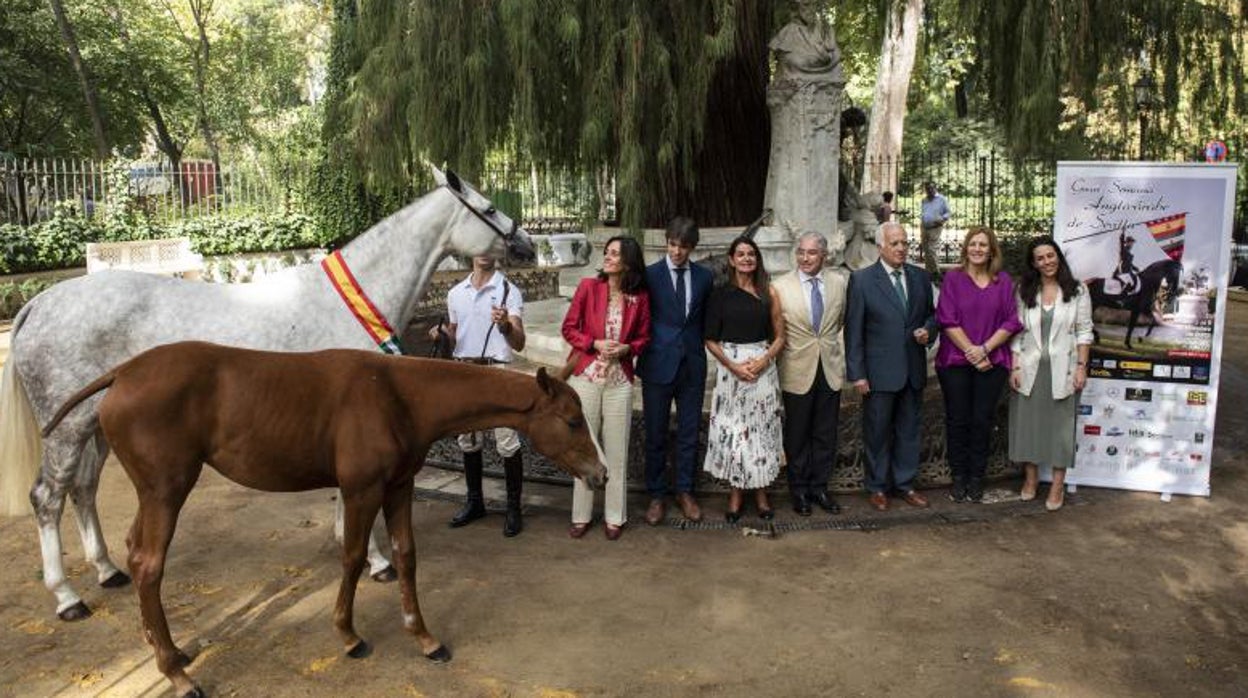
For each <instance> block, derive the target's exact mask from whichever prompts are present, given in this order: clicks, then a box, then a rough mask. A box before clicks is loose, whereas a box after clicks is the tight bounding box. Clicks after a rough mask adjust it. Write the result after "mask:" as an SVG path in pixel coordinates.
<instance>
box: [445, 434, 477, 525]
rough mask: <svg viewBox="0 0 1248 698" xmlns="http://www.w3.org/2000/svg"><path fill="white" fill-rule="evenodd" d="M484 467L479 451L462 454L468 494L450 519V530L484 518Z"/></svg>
mask: <svg viewBox="0 0 1248 698" xmlns="http://www.w3.org/2000/svg"><path fill="white" fill-rule="evenodd" d="M484 466H485V463H484V458H483V457H482V455H481V452H480V451H476V452H474V453H465V454H464V483H465V484H467V486H468V493H467V495H466V497H465V499H464V507H463V508H462V509H460V510H459V513H457V514H455V516H454V517H453V518H452V519H451V528H459V527H460V526H467V525H468V524H470V523H472V522H473V521H476V520H477V519H479V518H481V517H482V516H485V496H484V495H483V494H482V493H481V470H482V469H483V468H484Z"/></svg>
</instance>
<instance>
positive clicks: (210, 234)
mask: <svg viewBox="0 0 1248 698" xmlns="http://www.w3.org/2000/svg"><path fill="white" fill-rule="evenodd" d="M162 237H189V238H190V239H191V247H193V248H194V249H195V251H196V252H198V253H200V254H202V255H222V254H240V253H243V252H277V251H281V250H291V249H301V248H307V247H320V246H322V245H324V244H325V243H326V242H328V240H326V239H324V236H322V235H321V234H320V233H319V232H318V231H317V229H316V227H315V226H314V225H313V220H312V217H311V216H308V215H306V214H302V213H289V214H286V215H282V216H269V217H265V218H260V217H247V218H192V219H189V220H186V221H184V222H182V223H181V224H180V225H176V226H171V227H170V228H169V229H168V230H167V231H166V233H165V235H163V236H162Z"/></svg>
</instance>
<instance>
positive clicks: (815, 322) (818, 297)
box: [810, 278, 823, 333]
mask: <svg viewBox="0 0 1248 698" xmlns="http://www.w3.org/2000/svg"><path fill="white" fill-rule="evenodd" d="M822 325H823V294H822V293H820V292H819V279H817V278H814V279H811V280H810V326H811V327H813V328H814V330H815V332H816V333H817V332H819V328H820V327H821V326H822Z"/></svg>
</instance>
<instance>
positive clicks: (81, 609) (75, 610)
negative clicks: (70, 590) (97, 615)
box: [56, 601, 91, 622]
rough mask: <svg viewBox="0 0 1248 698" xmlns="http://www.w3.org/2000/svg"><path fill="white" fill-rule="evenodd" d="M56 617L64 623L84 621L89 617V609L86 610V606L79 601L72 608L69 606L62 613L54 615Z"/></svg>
mask: <svg viewBox="0 0 1248 698" xmlns="http://www.w3.org/2000/svg"><path fill="white" fill-rule="evenodd" d="M56 617H57V618H60V619H61V620H63V621H66V622H73V621H76V620H86V619H87V618H90V617H91V609H89V608H87V605H86V604H85V603H83V602H81V601H79V602H78V603H76V604H74V605H73V606H70V607H69V608H67V609H65V610H64V611H60V612H58V613H57V614H56Z"/></svg>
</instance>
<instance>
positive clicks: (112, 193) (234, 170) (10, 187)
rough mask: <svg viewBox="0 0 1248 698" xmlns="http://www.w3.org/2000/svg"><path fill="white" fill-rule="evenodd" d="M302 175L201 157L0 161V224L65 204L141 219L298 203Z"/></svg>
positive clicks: (33, 219)
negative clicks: (130, 211)
mask: <svg viewBox="0 0 1248 698" xmlns="http://www.w3.org/2000/svg"><path fill="white" fill-rule="evenodd" d="M305 175H306V172H304V171H303V170H302V169H300V168H297V167H295V166H289V165H283V166H280V167H276V168H267V167H264V166H260V165H222V166H221V167H217V166H216V165H215V164H214V163H212V162H211V161H207V160H191V159H188V160H183V161H182V162H180V163H179V164H178V165H177V166H176V167H175V166H174V165H171V164H170V163H169V162H156V161H152V162H142V161H140V162H129V163H127V162H121V161H114V160H110V161H101V160H70V159H61V158H45V159H21V160H19V159H6V160H0V192H2V194H0V224H4V223H11V224H18V225H31V224H34V223H39V222H42V221H46V220H49V219H50V218H52V217H53V216H54V215H55V214H56V213H57V211H58V209H62V208H65V207H70V208H72V210H73V211H74V212H75V213H77V214H80V215H84V216H87V217H91V216H93V215H95V213H96V211H97V209H100V208H101V207H104V206H109V205H112V204H118V203H121V202H123V201H124V202H125V203H126V204H127V205H132V206H135V207H137V208H139V209H140V210H141V211H142V212H143V213H144V214H145V215H146V216H147V217H148V218H149V219H151V220H155V221H172V220H181V219H186V218H194V217H198V216H203V215H209V214H216V213H222V212H229V213H234V214H239V215H242V214H246V213H260V212H266V211H273V210H275V209H278V208H280V209H283V210H291V209H293V208H297V207H301V206H302V204H301V201H300V196H301V195H302V194H303V193H304V191H306V189H305V187H306V184H307V181H308V178H307V177H306V176H305Z"/></svg>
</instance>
